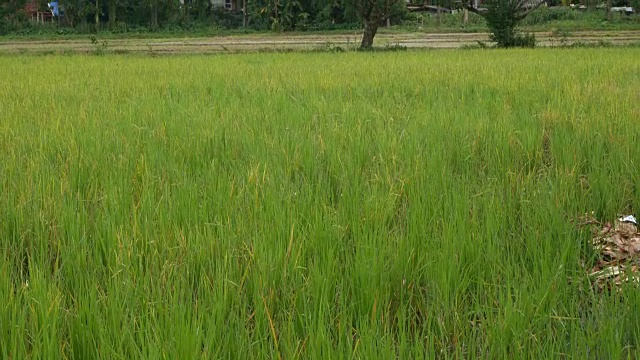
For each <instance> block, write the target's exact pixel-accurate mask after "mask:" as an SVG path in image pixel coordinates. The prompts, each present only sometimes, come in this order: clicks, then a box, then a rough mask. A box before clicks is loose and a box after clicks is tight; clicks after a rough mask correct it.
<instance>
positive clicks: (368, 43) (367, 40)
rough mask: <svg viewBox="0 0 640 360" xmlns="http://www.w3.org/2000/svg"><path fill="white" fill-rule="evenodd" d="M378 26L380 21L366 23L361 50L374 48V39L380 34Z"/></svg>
mask: <svg viewBox="0 0 640 360" xmlns="http://www.w3.org/2000/svg"><path fill="white" fill-rule="evenodd" d="M378 25H379V19H375V20H368V21H365V23H364V34H363V35H362V43H361V44H360V49H370V48H371V47H372V46H373V38H374V37H375V36H376V33H377V32H378Z"/></svg>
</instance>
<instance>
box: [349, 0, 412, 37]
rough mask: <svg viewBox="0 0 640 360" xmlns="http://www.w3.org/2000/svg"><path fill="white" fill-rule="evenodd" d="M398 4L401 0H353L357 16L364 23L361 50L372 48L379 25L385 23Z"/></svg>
mask: <svg viewBox="0 0 640 360" xmlns="http://www.w3.org/2000/svg"><path fill="white" fill-rule="evenodd" d="M399 4H400V5H401V0H354V6H355V8H356V11H357V12H358V16H360V19H362V21H363V22H364V34H363V35H362V43H361V44H360V48H361V49H369V48H371V46H373V38H374V37H375V36H376V33H377V32H378V27H379V26H380V23H381V22H383V21H386V20H387V19H388V18H389V16H391V13H392V11H393V10H394V7H395V6H397V5H399Z"/></svg>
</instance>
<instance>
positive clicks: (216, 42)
mask: <svg viewBox="0 0 640 360" xmlns="http://www.w3.org/2000/svg"><path fill="white" fill-rule="evenodd" d="M535 35H536V39H537V40H538V45H540V46H557V45H560V44H561V43H562V42H564V43H565V44H572V43H576V42H583V43H597V42H606V43H610V44H629V43H640V30H634V31H580V32H572V33H571V34H570V36H568V37H566V38H564V39H560V38H558V37H555V38H553V37H551V36H550V34H549V33H544V32H539V33H536V34H535ZM360 39H361V34H360V33H358V32H354V33H351V34H348V33H344V34H330V35H313V34H309V35H307V34H295V35H290V34H283V35H240V36H219V37H209V38H167V39H108V40H98V43H97V44H94V43H92V42H91V40H90V39H89V37H88V36H87V39H86V40H48V41H41V40H0V54H47V53H69V52H77V53H88V52H96V51H104V52H113V53H160V54H172V53H176V54H190V53H221V52H244V51H259V50H267V51H276V50H277V51H282V50H312V49H323V48H335V47H342V48H343V49H347V48H355V47H357V46H358V44H359V41H360ZM478 41H481V42H485V41H488V35H487V34H483V33H447V34H427V33H401V34H388V33H387V34H385V33H382V34H379V35H378V36H377V37H376V41H375V45H376V46H379V47H384V46H387V45H391V46H393V45H399V46H405V47H408V48H458V47H461V46H464V45H473V44H477V42H478Z"/></svg>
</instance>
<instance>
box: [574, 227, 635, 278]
mask: <svg viewBox="0 0 640 360" xmlns="http://www.w3.org/2000/svg"><path fill="white" fill-rule="evenodd" d="M583 220H584V221H583V222H582V225H592V234H593V238H592V240H591V244H592V246H593V249H594V250H595V251H596V252H597V253H598V254H599V257H598V260H597V263H596V264H595V266H594V267H593V268H592V269H590V270H589V279H590V280H591V281H592V282H593V283H594V284H595V285H596V286H597V287H598V289H600V290H603V289H611V288H613V287H617V286H620V285H621V284H622V283H624V282H634V283H640V233H639V232H638V224H637V221H636V219H635V217H633V216H631V215H629V216H625V217H621V218H619V219H617V220H616V221H615V222H614V224H613V225H612V224H611V223H610V222H607V223H604V224H603V223H600V222H599V221H597V220H596V219H594V218H593V217H590V216H586V217H585V218H583Z"/></svg>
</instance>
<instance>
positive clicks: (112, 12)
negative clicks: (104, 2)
mask: <svg viewBox="0 0 640 360" xmlns="http://www.w3.org/2000/svg"><path fill="white" fill-rule="evenodd" d="M116 1H117V0H109V27H111V29H113V28H115V27H116V12H117V11H116V10H117V7H116V6H117V3H116Z"/></svg>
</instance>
